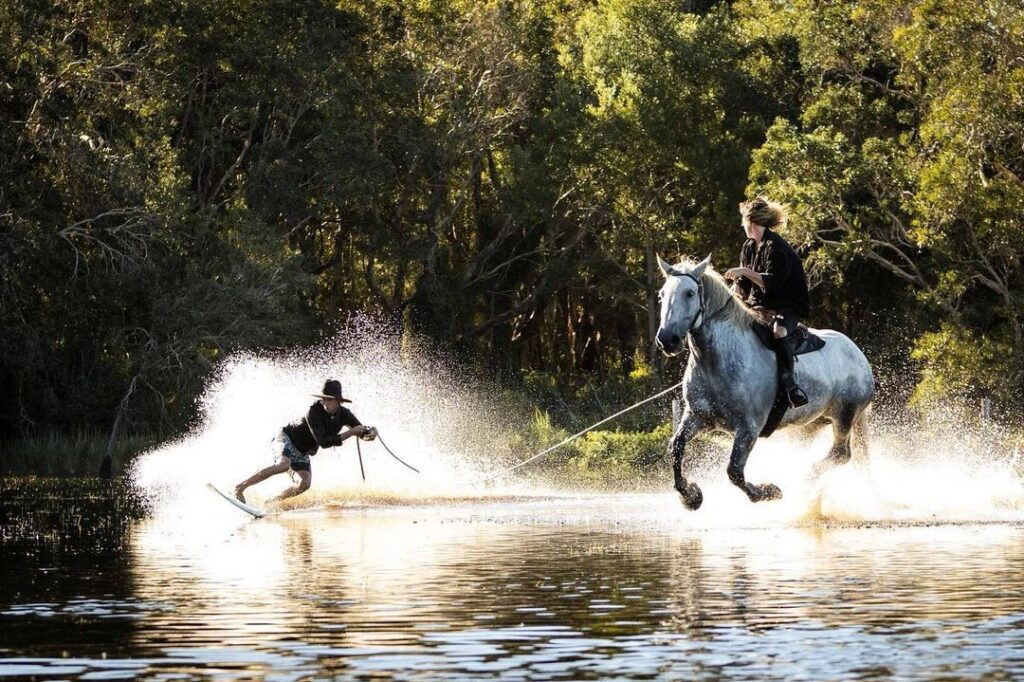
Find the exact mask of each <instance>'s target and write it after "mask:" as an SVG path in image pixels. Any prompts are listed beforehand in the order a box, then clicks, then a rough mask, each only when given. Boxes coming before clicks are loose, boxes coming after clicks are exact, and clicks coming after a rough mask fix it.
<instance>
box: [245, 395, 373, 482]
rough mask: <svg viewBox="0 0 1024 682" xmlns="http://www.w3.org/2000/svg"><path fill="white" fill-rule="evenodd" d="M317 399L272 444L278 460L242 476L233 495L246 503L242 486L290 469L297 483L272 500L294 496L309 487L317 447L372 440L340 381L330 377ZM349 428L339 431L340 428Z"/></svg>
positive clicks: (370, 432) (371, 432)
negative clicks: (247, 475) (296, 477)
mask: <svg viewBox="0 0 1024 682" xmlns="http://www.w3.org/2000/svg"><path fill="white" fill-rule="evenodd" d="M313 395H314V397H317V398H319V400H318V401H316V402H315V403H313V404H312V405H310V407H309V411H308V412H307V413H306V415H305V416H304V417H302V418H301V419H298V420H296V421H294V422H292V423H291V424H288V425H287V426H285V427H284V428H283V429H281V432H280V433H279V434H278V435H277V437H276V438H275V439H274V442H275V447H276V448H277V450H278V451H279V452H280V453H281V456H280V459H278V461H277V463H276V464H273V465H271V466H269V467H267V468H265V469H261V470H260V471H257V472H256V473H255V474H253V475H252V476H250V477H249V478H247V479H245V480H244V481H242V482H241V483H239V484H238V485H237V486H235V497H236V498H238V500H239V501H241V502H245V489H246V488H248V487H249V486H251V485H256V484H257V483H259V482H260V481H265V480H266V479H268V478H270V477H271V476H274V475H276V474H283V473H285V472H286V471H288V470H289V469H291V470H292V471H294V472H295V475H297V476H298V477H299V482H298V483H297V484H296V485H294V486H292V487H291V488H288V489H287V490H285V491H284V492H282V493H281V494H280V495H278V496H277V497H275V498H274V499H273V500H271V502H277V501H280V500H283V499H285V498H288V497H293V496H295V495H298V494H300V493H303V492H305V491H306V490H308V489H309V484H310V482H311V481H312V480H313V473H312V470H311V468H310V460H309V458H310V457H312V456H313V455H315V454H316V453H317V451H318V450H319V449H320V448H331V447H337V446H339V445H341V444H342V443H343V442H344V441H345V440H347V439H349V438H351V437H352V436H356V437H357V438H366V439H368V440H373V438H374V437H375V436H376V435H377V434H376V429H374V428H373V427H369V426H363V424H362V423H361V422H360V421H359V420H358V419H357V418H356V416H355V415H354V414H352V412H351V411H350V410H349V409H348V408H347V407H344V406H342V403H350V402H352V401H351V400H348V399H347V398H344V397H342V393H341V382H340V381H337V380H336V379H329V380H327V381H326V382H324V389H323V393H314V394H313ZM346 426H347V427H349V428H348V430H346V431H344V432H342V428H343V427H346Z"/></svg>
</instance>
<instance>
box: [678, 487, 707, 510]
mask: <svg viewBox="0 0 1024 682" xmlns="http://www.w3.org/2000/svg"><path fill="white" fill-rule="evenodd" d="M679 497H680V498H682V501H683V504H684V505H686V508H687V509H689V510H690V511H696V510H698V509H700V506H701V505H702V504H704V493H702V492H701V491H700V487H699V486H698V485H697V484H696V483H688V484H687V485H686V488H685V489H684V490H681V491H679Z"/></svg>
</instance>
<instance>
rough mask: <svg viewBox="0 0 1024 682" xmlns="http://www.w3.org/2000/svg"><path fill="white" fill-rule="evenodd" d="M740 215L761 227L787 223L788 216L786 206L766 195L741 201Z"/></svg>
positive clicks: (775, 226) (772, 226)
mask: <svg viewBox="0 0 1024 682" xmlns="http://www.w3.org/2000/svg"><path fill="white" fill-rule="evenodd" d="M740 215H741V216H743V217H744V218H747V219H749V220H750V222H752V223H754V224H756V225H760V226H761V227H770V228H773V229H774V228H777V227H779V226H782V225H785V224H786V220H787V219H788V216H787V215H786V209H785V207H784V206H783V205H782V204H780V203H777V202H774V201H769V200H768V199H765V198H764V197H754V198H753V199H750V200H749V201H741V202H740Z"/></svg>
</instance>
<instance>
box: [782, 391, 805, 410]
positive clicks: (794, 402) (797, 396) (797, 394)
mask: <svg viewBox="0 0 1024 682" xmlns="http://www.w3.org/2000/svg"><path fill="white" fill-rule="evenodd" d="M786 397H787V398H788V399H789V406H790V407H803V406H804V405H806V404H807V402H808V400H807V394H806V393H804V391H803V389H802V388H800V387H799V386H790V387H789V388H787V389H786Z"/></svg>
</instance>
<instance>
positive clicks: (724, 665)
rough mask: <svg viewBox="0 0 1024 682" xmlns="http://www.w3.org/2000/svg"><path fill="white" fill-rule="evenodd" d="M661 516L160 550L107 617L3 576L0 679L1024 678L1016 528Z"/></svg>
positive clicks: (160, 536) (168, 545)
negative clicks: (677, 520)
mask: <svg viewBox="0 0 1024 682" xmlns="http://www.w3.org/2000/svg"><path fill="white" fill-rule="evenodd" d="M655 497H656V499H654V500H652V499H650V498H643V497H639V498H637V499H636V500H634V501H632V502H631V501H630V498H622V497H616V498H613V499H614V501H615V504H616V505H620V506H621V505H626V507H625V509H623V510H622V511H623V516H626V517H629V518H631V519H632V520H631V522H630V523H626V524H619V525H615V524H610V523H608V522H607V520H608V518H609V517H610V516H616V515H617V514H618V511H619V509H617V508H615V507H613V506H611V505H610V504H609V502H608V501H607V500H597V501H590V502H587V501H581V502H576V503H569V502H557V503H555V502H551V503H547V506H544V505H536V504H533V505H529V506H528V507H525V508H524V507H518V506H516V505H508V506H504V507H500V508H497V509H496V508H493V507H490V508H488V509H487V510H486V513H479V511H478V510H474V509H473V508H472V507H469V508H461V509H460V510H457V511H450V510H444V509H441V508H429V509H428V508H407V509H404V510H402V511H400V512H396V511H395V510H388V511H387V512H384V513H379V514H378V513H375V512H373V511H372V510H362V511H360V512H359V514H357V515H343V514H340V513H333V512H332V513H325V514H309V513H306V514H303V515H301V516H298V517H295V518H288V517H287V516H285V517H281V518H278V519H274V520H271V521H270V522H269V523H264V522H260V523H259V524H252V523H246V524H240V525H239V526H237V527H236V528H235V529H233V530H232V532H231V533H228V534H223V533H222V534H219V535H214V536H213V537H211V536H202V535H201V534H198V533H195V534H191V535H189V534H185V536H184V537H182V536H180V535H179V536H175V535H174V534H173V533H169V532H167V529H154V528H143V529H141V530H140V532H139V534H138V535H137V537H136V538H135V541H134V543H133V546H132V549H131V560H130V561H128V563H127V564H126V565H125V566H124V568H123V572H121V573H117V572H111V574H110V575H109V579H108V580H106V581H104V580H97V581H94V582H91V583H89V584H90V585H92V586H93V587H95V589H96V594H87V593H86V594H83V592H82V590H81V586H82V584H83V583H82V581H75V582H73V584H74V585H75V587H74V589H75V592H74V593H73V594H72V593H69V594H62V593H61V588H60V583H54V581H52V580H48V581H47V582H46V585H45V586H43V583H42V581H40V582H39V583H38V584H37V583H34V582H33V581H31V580H29V581H26V580H24V579H21V580H18V581H12V580H11V577H12V576H18V577H20V578H24V576H25V575H31V574H32V566H31V565H30V564H29V563H22V564H19V563H17V562H18V561H19V560H18V559H15V561H14V562H7V561H5V562H4V563H3V565H2V567H0V578H3V580H2V581H0V652H2V655H3V656H4V658H2V659H0V676H31V675H35V676H41V677H61V678H68V679H120V678H122V677H123V678H128V677H137V678H149V679H173V678H175V677H176V676H181V675H186V676H189V677H194V676H200V677H218V678H221V679H251V678H253V677H263V678H268V679H270V678H273V679H296V678H299V677H330V678H334V679H364V678H369V677H373V676H387V677H392V678H395V679H423V678H424V677H431V678H436V677H439V678H444V679H449V680H481V679H508V680H513V679H520V680H541V679H543V680H549V679H603V678H619V679H640V678H678V677H685V678H701V679H720V678H733V679H736V678H757V679H774V680H783V679H787V680H788V679H823V678H828V679H836V678H844V677H871V676H875V677H900V678H907V679H914V678H921V679H924V678H931V677H939V676H947V677H965V678H979V677H985V676H993V677H997V676H1004V677H1014V676H1018V675H1021V674H1024V652H1022V650H1021V647H1020V646H1019V642H1020V641H1021V640H1022V637H1024V579H1022V577H1021V571H1020V570H1019V562H1020V558H1021V557H1022V556H1024V528H1021V527H1020V526H1016V525H1012V524H1009V525H1007V524H1002V525H976V526H935V527H929V526H910V527H874V528H845V527H839V528H829V527H820V526H818V527H810V528H807V527H797V528H787V527H769V528H750V529H736V528H733V529H696V530H695V529H693V528H687V527H685V526H682V527H680V526H678V525H677V524H673V523H670V522H666V519H665V518H664V517H663V516H662V515H661V513H660V512H658V513H656V514H653V515H651V516H650V517H644V516H643V514H642V513H641V512H640V508H655V509H657V508H658V503H657V499H660V498H657V496H655ZM559 504H564V505H568V507H567V509H566V510H565V511H566V513H565V514H564V515H563V516H562V517H561V518H559V506H558V505H559ZM588 505H589V506H588ZM629 505H633V506H629ZM493 518H499V519H501V522H500V523H499V522H494V521H491V520H489V519H493ZM566 519H572V520H571V522H566ZM554 520H557V521H558V522H557V523H555V522H554ZM414 522H415V523H414ZM63 568H64V570H63V571H62V575H65V576H66V575H68V574H69V573H73V572H74V571H75V570H77V569H76V568H75V566H74V565H71V564H69V565H68V566H65V567H63ZM82 570H85V569H82ZM12 586H14V587H12ZM65 656H66V657H65ZM104 656H106V657H105V658H104Z"/></svg>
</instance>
